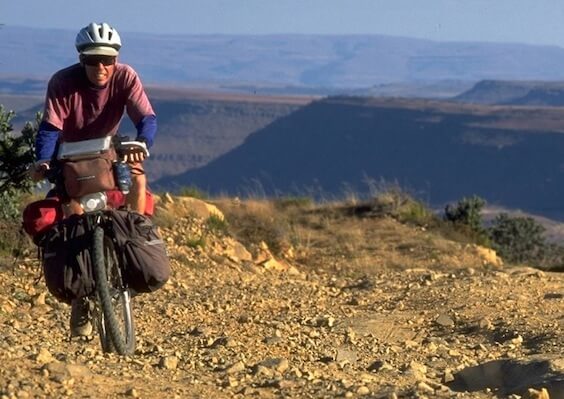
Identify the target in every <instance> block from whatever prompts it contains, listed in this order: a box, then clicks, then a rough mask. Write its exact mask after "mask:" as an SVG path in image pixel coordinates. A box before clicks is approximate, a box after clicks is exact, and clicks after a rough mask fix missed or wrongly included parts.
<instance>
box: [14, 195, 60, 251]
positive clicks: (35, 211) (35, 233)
mask: <svg viewBox="0 0 564 399" xmlns="http://www.w3.org/2000/svg"><path fill="white" fill-rule="evenodd" d="M63 218H64V214H63V208H62V207H61V202H60V201H59V199H58V198H57V197H49V198H45V199H42V200H39V201H35V202H32V203H30V204H28V205H27V206H26V207H25V209H24V211H23V229H24V230H25V232H26V233H27V234H29V235H30V236H31V238H32V239H33V242H35V243H36V244H37V242H38V241H39V240H40V239H41V236H42V234H43V233H44V232H46V231H47V230H49V228H50V227H51V226H52V225H54V224H55V223H57V222H59V221H61V220H63Z"/></svg>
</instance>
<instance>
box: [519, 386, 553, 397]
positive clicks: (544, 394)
mask: <svg viewBox="0 0 564 399" xmlns="http://www.w3.org/2000/svg"><path fill="white" fill-rule="evenodd" d="M523 398H524V399H550V396H549V394H548V391H547V390H546V388H542V389H541V390H540V391H539V390H537V389H533V388H529V389H528V390H527V393H526V394H525V396H524V397H523Z"/></svg>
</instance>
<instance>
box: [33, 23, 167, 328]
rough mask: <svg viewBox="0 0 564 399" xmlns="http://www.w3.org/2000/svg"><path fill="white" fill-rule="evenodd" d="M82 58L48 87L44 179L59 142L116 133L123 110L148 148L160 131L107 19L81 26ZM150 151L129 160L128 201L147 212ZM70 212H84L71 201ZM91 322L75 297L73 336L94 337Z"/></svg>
mask: <svg viewBox="0 0 564 399" xmlns="http://www.w3.org/2000/svg"><path fill="white" fill-rule="evenodd" d="M75 46H76V49H77V51H78V53H79V62H78V63H76V64H74V65H71V66H69V67H67V68H64V69H62V70H60V71H58V72H56V73H55V74H54V75H53V76H52V77H51V79H50V81H49V83H48V86H47V94H46V98H45V108H44V112H43V119H42V121H41V123H40V126H39V131H38V133H37V138H36V142H35V144H36V159H37V162H36V163H35V167H34V168H33V170H32V172H31V175H32V178H33V179H34V180H36V181H38V180H41V179H43V178H44V173H45V170H46V169H48V168H49V161H50V160H51V159H52V158H53V156H54V155H55V152H56V150H57V146H58V143H60V142H65V141H67V142H72V141H80V140H87V139H92V138H98V137H103V136H107V135H115V134H116V133H117V131H118V127H119V124H120V121H121V118H122V116H123V114H124V111H125V112H126V113H127V115H128V116H129V118H130V119H131V121H132V122H133V124H134V125H135V128H136V129H137V137H136V140H138V141H143V142H145V144H146V146H147V147H148V148H149V147H151V145H152V144H153V141H154V138H155V134H156V131H157V118H156V115H155V112H154V111H153V107H152V106H151V103H150V102H149V99H148V97H147V94H146V93H145V90H144V89H143V85H142V83H141V80H140V78H139V76H138V75H137V73H136V72H135V71H134V70H133V68H131V67H130V66H129V65H126V64H122V63H119V62H118V54H119V50H120V48H121V39H120V36H119V34H118V32H117V30H116V29H114V28H113V27H112V26H110V25H108V24H107V23H95V22H92V23H90V24H89V25H88V26H86V27H84V28H82V29H81V30H80V31H79V32H78V34H77V36H76V41H75ZM144 159H145V153H144V152H142V151H139V152H135V151H134V152H132V153H129V154H128V155H127V158H126V161H127V163H128V164H129V166H130V168H131V170H132V185H131V189H130V192H129V194H128V195H127V197H126V204H127V205H128V206H129V208H130V209H131V210H133V211H137V212H139V213H141V214H143V213H144V212H145V201H146V185H147V179H146V176H145V173H144V169H143V164H142V163H143V161H144ZM65 213H66V214H67V215H69V214H74V213H82V209H81V208H80V205H79V204H78V203H77V202H76V201H73V200H71V201H70V203H69V204H66V206H65ZM91 331H92V326H91V324H90V321H89V318H88V303H87V301H86V300H75V301H73V303H72V310H71V334H72V335H89V334H90V333H91Z"/></svg>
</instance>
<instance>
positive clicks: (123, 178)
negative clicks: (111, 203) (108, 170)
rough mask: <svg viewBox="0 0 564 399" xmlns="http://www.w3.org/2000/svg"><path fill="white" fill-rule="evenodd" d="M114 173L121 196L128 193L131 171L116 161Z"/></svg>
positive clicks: (122, 163)
mask: <svg viewBox="0 0 564 399" xmlns="http://www.w3.org/2000/svg"><path fill="white" fill-rule="evenodd" d="M114 173H115V177H116V182H117V186H118V188H119V191H121V192H122V193H123V194H127V193H129V188H130V187H131V170H130V169H129V166H128V165H127V164H126V163H125V162H122V161H118V162H116V163H115V164H114Z"/></svg>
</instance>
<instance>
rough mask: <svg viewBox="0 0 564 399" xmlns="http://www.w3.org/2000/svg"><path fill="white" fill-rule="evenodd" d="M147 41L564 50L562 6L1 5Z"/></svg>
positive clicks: (514, 0) (500, 0)
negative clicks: (322, 37) (276, 37)
mask: <svg viewBox="0 0 564 399" xmlns="http://www.w3.org/2000/svg"><path fill="white" fill-rule="evenodd" d="M90 21H98V22H99V21H107V22H110V23H111V24H112V25H114V27H116V28H117V29H118V30H119V31H124V32H150V33H163V34H168V33H189V34H202V33H227V34H270V33H321V34H387V35H394V36H407V37H417V38H426V39H432V40H440V41H459V40H461V41H489V42H518V43H531V44H548V45H558V46H561V47H564V1H562V0H160V1H155V0H92V1H71V0H48V1H37V0H0V23H4V24H6V25H17V26H35V27H46V28H62V29H71V30H78V29H80V27H82V26H84V25H86V24H87V23H88V22H90Z"/></svg>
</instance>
